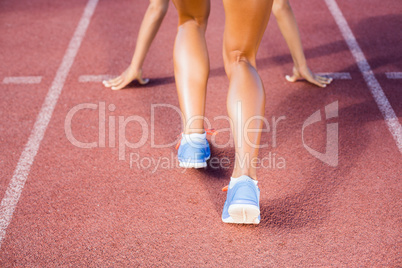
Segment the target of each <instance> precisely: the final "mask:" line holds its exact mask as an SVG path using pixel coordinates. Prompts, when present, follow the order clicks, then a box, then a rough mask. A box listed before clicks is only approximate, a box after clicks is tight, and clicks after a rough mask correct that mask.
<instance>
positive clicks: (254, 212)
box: [228, 204, 260, 224]
mask: <svg viewBox="0 0 402 268" xmlns="http://www.w3.org/2000/svg"><path fill="white" fill-rule="evenodd" d="M228 212H229V215H230V217H231V218H232V219H233V223H240V224H242V223H243V224H259V223H260V220H259V219H258V216H259V215H260V210H259V209H258V207H257V206H254V205H245V204H234V205H231V206H230V207H229V210H228Z"/></svg>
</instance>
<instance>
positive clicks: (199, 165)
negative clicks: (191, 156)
mask: <svg viewBox="0 0 402 268" xmlns="http://www.w3.org/2000/svg"><path fill="white" fill-rule="evenodd" d="M209 158H211V156H209V157H208V158H207V159H205V161H207V160H209ZM179 166H180V167H183V168H204V167H206V166H207V162H198V163H197V162H195V163H192V162H182V161H180V160H179Z"/></svg>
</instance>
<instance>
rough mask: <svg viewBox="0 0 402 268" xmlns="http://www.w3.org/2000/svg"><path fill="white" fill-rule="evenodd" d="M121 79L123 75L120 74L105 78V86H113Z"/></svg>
mask: <svg viewBox="0 0 402 268" xmlns="http://www.w3.org/2000/svg"><path fill="white" fill-rule="evenodd" d="M121 79H122V77H121V75H119V76H117V77H115V78H113V79H109V80H104V81H103V82H102V83H103V84H104V85H105V87H112V86H113V85H115V84H116V83H118V82H119V81H121Z"/></svg>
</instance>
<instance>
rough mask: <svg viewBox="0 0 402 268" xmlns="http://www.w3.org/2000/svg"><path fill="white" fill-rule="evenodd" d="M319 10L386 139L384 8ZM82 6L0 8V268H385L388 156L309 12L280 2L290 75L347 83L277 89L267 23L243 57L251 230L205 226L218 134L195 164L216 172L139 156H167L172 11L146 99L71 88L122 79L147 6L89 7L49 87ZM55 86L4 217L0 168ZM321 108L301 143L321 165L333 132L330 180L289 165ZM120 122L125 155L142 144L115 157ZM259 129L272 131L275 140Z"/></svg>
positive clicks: (214, 62)
mask: <svg viewBox="0 0 402 268" xmlns="http://www.w3.org/2000/svg"><path fill="white" fill-rule="evenodd" d="M91 2H94V1H93V0H91ZM95 2H96V1H95ZM337 3H338V5H339V8H340V10H341V11H342V13H343V15H344V17H345V19H346V21H347V23H348V26H349V27H350V29H351V30H352V32H353V35H354V37H355V38H356V41H357V43H358V45H359V46H360V48H361V49H362V52H363V53H364V56H365V59H367V62H368V64H369V65H370V68H371V70H372V71H373V74H374V77H375V78H376V80H377V81H378V82H379V85H380V87H381V90H382V91H383V92H384V94H385V97H386V98H387V100H389V104H390V107H391V109H392V111H393V112H394V113H395V115H396V117H395V118H394V119H395V120H396V122H397V123H398V124H399V127H400V123H401V115H402V106H401V100H402V96H401V94H402V93H401V91H400V87H401V80H400V79H389V78H388V76H390V75H389V73H394V76H395V75H396V76H398V73H399V74H400V73H401V72H402V58H401V54H400V44H401V41H402V40H401V38H402V37H401V36H402V35H401V34H400V32H398V31H399V28H400V25H401V23H402V21H401V16H400V13H401V7H400V5H399V3H398V1H396V0H386V1H381V2H380V1H378V0H370V1H366V2H365V3H366V6H364V12H361V9H362V4H361V3H358V2H354V1H344V0H342V1H341V0H338V1H337ZM86 5H87V1H83V0H72V1H64V2H63V1H50V0H38V1H27V0H21V1H11V0H4V1H2V2H1V3H0V13H1V16H0V21H1V23H0V35H1V36H2V37H1V47H2V51H3V53H1V54H0V62H1V64H0V96H1V98H0V105H1V109H0V120H1V124H0V129H1V132H0V146H1V149H2V150H1V151H2V153H1V154H0V172H1V177H0V178H1V180H0V196H1V198H2V200H3V202H2V204H1V208H0V212H1V213H0V215H1V217H0V226H1V228H3V231H5V235H3V237H2V239H1V249H0V266H1V267H27V266H28V267H59V266H90V267H95V266H108V267H122V266H123V267H124V266H208V267H209V266H246V267H247V266H264V267H267V266H268V267H284V266H286V267H290V266H301V267H307V266H313V267H323V266H325V267H327V266H345V267H357V266H367V267H373V266H375V267H379V266H387V267H398V266H401V260H400V257H399V256H400V251H401V246H400V245H401V233H400V220H401V219H400V214H401V201H400V196H401V186H400V180H399V179H400V178H401V175H402V163H401V152H400V148H398V143H397V140H396V138H395V133H394V136H393V135H392V134H391V132H390V130H389V126H388V125H387V123H386V122H385V120H384V117H383V115H382V110H381V108H379V106H378V105H377V103H376V101H375V99H374V98H373V95H372V94H371V93H370V88H369V85H368V84H367V83H366V82H365V80H364V76H363V74H362V72H361V71H360V70H359V68H358V65H357V63H356V61H355V59H354V57H353V54H352V52H351V50H350V49H349V47H348V45H347V43H346V42H345V39H344V37H343V36H342V34H341V31H340V28H339V27H338V26H337V24H336V22H335V18H334V17H333V16H332V14H331V12H330V11H329V9H328V6H327V5H326V2H324V1H319V0H312V1H308V2H303V3H301V2H297V1H293V2H292V6H293V9H294V11H295V13H296V17H297V20H298V23H299V27H300V30H301V34H302V39H303V45H304V48H305V52H306V56H307V58H308V63H309V65H310V67H311V68H312V69H313V70H315V71H319V72H336V73H348V74H349V75H350V77H351V79H345V80H343V79H340V80H335V81H334V82H333V83H332V84H331V86H329V87H328V88H326V89H319V88H317V87H313V86H311V85H309V84H307V83H305V82H298V83H295V84H289V83H287V82H286V81H285V79H284V75H285V74H288V72H289V71H290V70H291V67H292V62H291V57H290V55H289V51H288V50H287V47H286V44H285V43H284V41H283V38H282V37H281V35H280V33H279V30H278V28H277V26H276V22H275V19H274V18H273V17H272V18H271V20H270V22H269V25H268V29H267V32H266V34H265V37H264V39H263V41H262V43H261V48H260V51H259V54H258V61H257V63H258V67H259V72H260V74H261V77H262V80H263V82H264V85H265V88H266V93H267V94H266V95H267V96H266V98H267V106H266V117H267V120H268V122H269V124H270V127H271V129H270V132H268V133H265V134H264V135H263V143H264V144H266V145H267V146H266V147H265V148H263V149H262V150H261V151H260V156H261V158H263V159H265V160H264V161H266V162H264V168H261V169H260V170H259V173H258V175H259V181H260V182H259V184H260V186H261V216H262V220H261V224H259V225H258V226H243V225H227V224H223V223H222V222H221V211H222V207H223V203H224V201H225V194H224V193H222V192H221V188H222V187H223V186H224V185H226V184H227V183H228V181H229V177H230V174H231V165H230V163H231V162H233V158H234V149H233V148H232V147H230V146H226V147H224V148H220V147H222V146H218V145H223V144H225V143H227V142H228V141H230V136H229V134H228V132H225V131H223V132H220V133H219V134H218V135H217V136H216V145H215V146H213V148H212V152H213V155H214V156H216V157H217V158H218V159H220V161H222V163H223V166H222V167H216V166H215V167H211V166H210V167H208V168H207V169H205V170H183V169H181V168H178V167H175V162H174V161H175V156H176V152H175V149H174V145H170V146H165V147H164V148H155V144H157V145H163V144H174V142H175V139H176V136H177V135H178V134H179V133H180V117H179V116H178V114H177V113H176V112H175V110H174V109H173V107H178V100H177V97H176V93H175V84H174V78H173V63H172V50H173V41H174V35H175V31H176V29H175V28H176V19H177V18H176V13H175V10H174V7H173V6H171V7H170V10H169V12H168V14H167V17H166V19H165V21H164V23H163V25H162V28H161V30H160V32H159V33H158V35H157V37H156V40H155V42H154V44H153V45H152V47H151V50H150V52H149V55H148V56H147V60H146V63H145V65H144V74H145V75H146V77H149V78H151V79H152V80H151V83H150V84H149V85H148V86H145V87H140V86H138V85H137V84H135V83H133V84H132V85H131V86H130V87H129V88H127V89H125V90H121V91H118V92H116V91H110V90H107V89H105V88H103V86H102V84H101V83H99V82H85V83H84V82H80V81H82V79H83V78H82V76H83V75H105V74H108V75H110V74H111V75H113V74H118V73H119V72H120V71H122V70H123V69H124V68H125V66H126V65H127V64H128V63H129V60H130V58H131V53H132V50H133V47H134V45H135V36H136V35H137V31H138V28H139V24H140V22H141V19H142V15H143V13H144V11H145V8H146V6H147V2H146V1H128V0H121V1H105V0H100V1H99V3H97V4H96V6H94V13H93V16H92V17H90V18H89V20H90V21H89V22H90V23H89V25H88V28H87V29H86V31H85V32H84V34H83V35H82V38H83V39H82V43H81V45H80V46H79V47H76V49H77V50H76V51H77V54H76V56H75V57H74V58H72V57H71V55H72V54H71V55H70V57H69V58H68V59H67V60H70V61H71V63H72V66H71V68H67V69H63V70H61V71H60V69H59V66H60V65H61V64H62V62H63V57H65V55H67V54H68V52H67V48H68V47H69V42H70V40H71V38H72V37H73V35H74V32H75V31H76V28H77V26H78V24H79V21H80V19H81V17H82V16H83V12H84V10H85V8H86ZM223 24H224V12H223V8H222V4H221V2H220V1H213V3H212V12H211V16H210V23H209V28H208V31H207V38H208V47H209V52H210V57H211V77H210V80H209V84H208V96H207V113H206V116H207V118H208V119H209V120H210V122H211V124H212V127H213V128H215V129H217V130H221V131H222V130H224V129H225V128H228V127H229V124H228V122H227V121H226V120H224V119H220V118H219V117H218V116H225V115H226V109H225V96H226V89H227V87H228V82H227V78H226V76H225V74H224V70H223V66H222V56H221V46H222V33H223ZM63 72H64V74H65V75H66V80H65V82H64V83H61V82H60V83H58V82H57V81H56V80H55V77H57V75H58V74H59V75H60V74H61V73H63ZM395 73H396V74H395ZM387 75H388V76H387ZM16 76H24V77H25V76H35V77H37V78H35V79H36V80H35V79H33V80H32V79H31V80H30V81H31V83H30V84H21V83H19V84H18V83H17V84H15V83H8V82H10V79H11V78H10V77H16ZM38 77H40V78H38ZM80 77H81V78H80ZM38 79H40V81H39V80H38ZM35 81H36V82H35ZM55 81H56V82H55ZM55 83H56V84H57V85H59V86H60V88H61V89H62V91H61V94H60V96H59V97H58V99H57V102H55V104H56V106H55V109H54V111H52V112H50V115H51V118H50V121H49V124H48V126H47V128H46V132H45V133H44V137H43V140H41V141H39V142H38V143H37V145H38V146H39V147H38V151H37V154H36V156H35V155H34V154H32V153H30V152H28V155H31V156H32V155H34V156H33V163H32V165H29V167H30V168H29V170H28V171H27V173H26V176H25V178H26V183H25V184H22V186H21V185H20V186H21V187H20V190H21V196H20V197H18V198H17V199H16V200H14V201H18V204H17V205H16V207H15V211H11V210H10V209H11V206H10V204H9V203H5V201H4V200H9V199H7V196H8V195H7V194H6V191H7V189H10V182H11V181H12V178H15V172H16V168H17V167H18V166H19V165H21V163H25V164H26V163H27V162H26V160H24V159H20V157H21V155H22V154H23V152H24V150H25V149H26V146H27V142H28V139H29V137H30V135H32V133H34V132H35V129H34V125H35V122H37V121H38V120H39V121H40V122H44V119H43V118H38V114H40V112H41V107H42V104H43V103H44V100H45V98H46V95H47V94H48V91H49V90H50V89H51V88H52V85H54V84H55ZM336 102H337V104H338V117H335V118H332V119H328V120H327V121H325V120H322V121H320V122H317V123H315V124H311V125H310V126H308V127H306V128H305V130H304V142H305V144H306V145H308V146H309V147H311V148H312V149H313V150H315V151H318V152H325V148H326V126H327V123H333V124H338V130H339V133H338V134H339V135H338V136H339V139H338V144H339V157H338V165H337V166H335V167H332V166H330V165H328V164H326V163H323V162H322V161H320V160H319V159H317V158H315V157H314V156H313V155H312V154H310V153H309V152H308V151H307V150H306V148H305V146H304V145H303V140H302V127H303V123H304V122H305V121H306V120H307V118H309V116H310V115H312V114H313V113H314V112H316V111H318V110H319V111H321V115H322V116H324V114H325V111H324V108H325V106H327V105H329V104H331V103H336ZM112 104H113V105H114V108H115V109H114V110H113V109H111V110H112V111H111V110H110V109H109V107H110V108H113V107H111V106H109V105H112ZM77 105H81V106H82V105H87V106H86V107H87V108H88V109H83V110H79V111H78V112H77V113H76V114H75V115H74V117H73V118H72V124H71V131H72V134H73V135H74V137H75V139H77V140H78V141H81V142H86V143H91V142H97V144H96V146H95V147H94V148H79V147H77V146H75V145H74V144H72V142H71V141H70V140H69V139H68V138H67V136H68V135H67V134H66V131H65V122H66V118H68V115H69V112H71V111H72V109H73V108H74V107H77ZM113 105H112V106H113ZM155 105H156V106H155ZM158 105H159V106H158ZM160 105H165V106H164V107H161V106H160ZM91 107H92V108H93V109H90V108H91ZM103 107H104V108H103ZM152 107H153V108H152ZM102 109H104V112H103V110H102ZM70 115H71V113H70ZM102 116H104V118H105V127H104V132H103V128H102V124H101V125H99V117H101V119H102ZM129 116H138V117H135V118H136V119H139V118H142V119H139V120H143V121H137V122H131V123H129V124H127V126H126V130H125V135H126V137H127V139H128V140H129V141H130V142H132V143H137V142H138V143H141V141H142V140H141V138H143V137H145V135H146V130H148V138H146V139H145V138H144V140H143V141H144V144H143V145H142V146H140V147H139V148H130V147H124V148H125V151H124V152H123V153H122V150H123V147H121V145H122V143H121V141H119V139H118V137H119V134H122V130H119V128H118V126H119V124H120V125H121V123H119V117H120V118H123V120H124V119H127V118H128V117H129ZM274 117H275V119H276V120H277V119H278V118H281V119H282V120H281V121H278V123H277V128H276V136H275V137H274V135H273V133H274V130H273V124H272V119H273V118H274ZM153 119H154V120H153ZM113 120H115V122H114V123H115V124H114V129H113V127H110V126H113ZM140 122H143V123H144V122H145V124H146V125H147V126H146V127H144V126H143V125H141V124H140ZM152 122H154V123H153V124H152ZM109 124H111V125H109ZM99 129H101V130H102V131H101V132H100V133H101V135H100V136H99ZM111 129H112V130H111ZM396 129H397V130H398V128H396ZM113 130H114V131H113ZM103 133H105V136H104V139H103V135H104V134H103ZM151 133H153V136H151ZM396 135H398V133H397V132H396ZM113 137H115V142H114V146H113ZM152 137H153V139H151V138H152ZM331 137H332V138H334V137H335V136H331ZM396 137H398V136H396ZM103 140H105V143H104V145H105V146H104V147H101V146H103V144H102V143H103ZM274 143H276V144H274ZM119 146H120V147H119ZM119 153H122V154H121V156H124V158H125V159H124V160H119ZM130 157H131V158H130ZM172 159H173V160H172ZM21 161H22V162H21ZM24 161H25V162H24ZM158 161H159V162H158ZM225 161H228V162H229V167H228V165H227V164H226V162H225ZM269 161H271V162H269ZM273 161H275V165H274V164H273ZM130 162H131V166H130ZM269 163H270V164H271V165H269ZM210 164H211V165H212V163H210ZM18 178H24V176H22V175H21V176H19V177H18ZM11 196H13V195H11ZM7 215H9V216H11V218H10V221H9V222H7V217H6V216H7Z"/></svg>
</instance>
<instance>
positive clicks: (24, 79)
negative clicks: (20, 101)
mask: <svg viewBox="0 0 402 268" xmlns="http://www.w3.org/2000/svg"><path fill="white" fill-rule="evenodd" d="M41 81H42V76H9V77H4V79H3V84H39V83H40V82H41Z"/></svg>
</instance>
